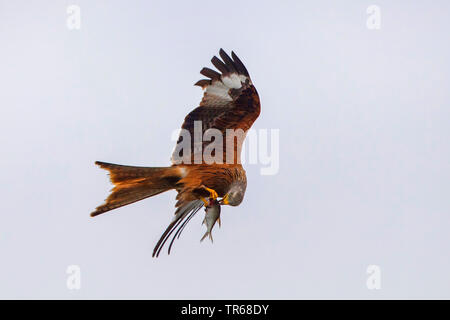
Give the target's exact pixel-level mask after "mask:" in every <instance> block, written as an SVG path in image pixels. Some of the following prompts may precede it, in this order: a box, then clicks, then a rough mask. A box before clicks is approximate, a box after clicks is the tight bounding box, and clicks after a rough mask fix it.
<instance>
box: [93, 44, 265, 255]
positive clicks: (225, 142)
mask: <svg viewBox="0 0 450 320" xmlns="http://www.w3.org/2000/svg"><path fill="white" fill-rule="evenodd" d="M219 55H220V57H221V58H222V60H220V59H219V58H217V57H216V56H214V57H213V58H212V59H211V62H212V64H213V65H214V66H215V67H216V68H217V70H218V71H220V73H219V72H217V71H214V70H212V69H209V68H203V69H202V70H201V71H200V73H201V74H202V75H204V76H205V77H207V78H208V79H203V80H200V81H198V82H197V83H196V84H195V85H198V86H200V87H202V89H203V90H204V94H203V99H202V101H201V102H200V106H199V107H197V108H195V109H194V110H192V111H191V112H190V113H189V114H188V115H187V116H186V118H185V119H184V123H183V125H182V127H181V129H182V131H181V133H180V137H179V139H178V142H177V147H178V146H180V145H181V143H182V142H184V144H185V143H186V141H184V139H186V137H189V136H190V137H194V136H195V135H198V134H199V133H200V134H201V139H202V137H204V136H205V133H206V134H208V132H212V131H214V130H215V131H214V132H215V133H216V134H217V133H220V134H221V136H220V138H219V141H215V140H217V139H218V138H217V137H216V138H215V140H214V142H216V143H217V142H220V144H219V145H222V146H226V148H225V149H226V150H225V149H223V148H222V150H220V151H222V153H221V154H220V153H218V152H217V150H216V149H215V150H213V151H214V152H211V156H213V157H214V160H215V161H214V162H212V163H211V161H207V160H209V159H205V158H204V157H202V156H203V151H204V150H205V148H207V147H208V145H209V144H210V143H212V142H210V141H203V140H200V144H198V141H197V140H195V139H194V140H192V139H191V140H192V141H190V142H188V146H189V147H191V149H190V150H185V149H181V150H177V147H176V148H175V151H174V154H173V155H172V166H170V167H133V166H123V165H117V164H111V163H105V162H100V161H97V162H96V164H97V165H99V166H100V167H101V168H103V169H106V170H108V171H109V175H110V179H111V182H112V183H113V184H114V188H113V189H112V192H111V194H110V195H109V197H108V198H107V199H106V201H105V203H104V204H102V205H101V206H99V207H97V208H96V209H95V211H94V212H92V213H91V216H97V215H99V214H102V213H104V212H106V211H109V210H112V209H116V208H119V207H122V206H125V205H127V204H130V203H133V202H136V201H139V200H142V199H145V198H148V197H152V196H155V195H157V194H160V193H162V192H165V191H168V190H172V189H173V190H176V191H177V193H178V195H177V197H176V199H177V200H178V201H177V203H176V208H177V210H176V211H175V217H174V219H173V221H172V222H171V223H170V224H169V226H168V227H167V229H166V231H165V232H164V233H163V235H162V236H161V238H160V240H159V241H158V243H157V244H156V246H155V249H154V251H153V256H156V257H157V256H158V255H159V253H160V251H161V249H162V247H163V246H164V244H165V243H166V241H167V240H168V239H169V237H170V236H171V234H172V233H173V232H174V231H175V230H177V231H176V232H175V234H174V236H173V239H172V241H171V244H170V246H169V251H168V252H169V254H170V248H171V246H172V244H173V241H174V240H175V238H176V237H179V236H180V234H181V232H182V231H183V229H184V227H185V226H186V224H187V223H188V222H189V220H190V219H191V218H192V217H193V216H194V215H195V214H196V213H197V212H198V211H199V210H200V209H201V208H202V207H203V206H205V207H206V208H207V209H206V214H208V208H211V207H213V206H214V204H217V206H218V208H217V209H219V210H211V211H214V212H217V211H218V212H219V214H220V205H231V206H238V205H239V204H240V203H241V202H242V200H243V198H244V194H245V189H246V187H247V177H246V175H245V170H244V169H243V168H242V165H241V162H240V157H241V147H242V143H243V140H244V138H245V134H246V133H247V130H248V129H250V127H251V126H252V124H253V122H254V121H255V120H256V118H258V116H259V113H260V102H259V96H258V93H257V92H256V88H255V87H254V86H253V84H252V81H251V80H250V76H249V74H248V71H247V69H246V68H245V66H244V64H243V63H242V62H241V60H240V59H239V58H238V57H237V56H236V54H234V52H232V53H231V57H230V56H228V54H226V53H225V51H223V50H222V49H220V51H219ZM198 124H200V129H199V126H198ZM183 132H184V133H185V134H183ZM229 132H242V133H243V134H242V135H241V137H240V138H241V139H239V137H238V136H236V135H233V134H228V133H229ZM186 133H187V134H186ZM230 143H231V145H232V147H231V148H229V145H230ZM178 149H179V148H178ZM186 151H188V152H186ZM180 157H182V161H181V162H180V161H179V160H180ZM218 197H221V198H222V199H221V200H220V201H218V200H216V199H217V198H218ZM205 221H207V222H208V221H209V220H208V219H206V218H205ZM214 222H215V220H214V221H213V222H212V223H214ZM219 222H220V220H219ZM210 227H211V225H210V223H208V230H209V231H210ZM211 239H212V238H211Z"/></svg>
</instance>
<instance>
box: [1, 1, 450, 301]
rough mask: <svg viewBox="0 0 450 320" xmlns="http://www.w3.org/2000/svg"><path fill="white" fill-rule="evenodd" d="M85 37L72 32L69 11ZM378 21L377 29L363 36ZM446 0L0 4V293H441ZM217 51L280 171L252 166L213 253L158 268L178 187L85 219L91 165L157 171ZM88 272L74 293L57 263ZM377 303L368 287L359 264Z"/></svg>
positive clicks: (446, 287) (446, 294) (92, 196)
mask: <svg viewBox="0 0 450 320" xmlns="http://www.w3.org/2000/svg"><path fill="white" fill-rule="evenodd" d="M70 4H76V5H78V6H80V8H81V29H80V30H69V29H68V28H67V27H66V20H67V16H68V15H67V13H66V9H67V6H68V5H70ZM372 4H376V5H378V6H379V7H380V9H381V29H380V30H369V29H368V28H367V26H366V20H367V18H368V14H367V13H366V9H367V7H369V6H370V5H372ZM449 12H450V3H449V2H448V1H433V2H432V3H431V2H427V1H381V0H380V1H377V2H376V3H373V2H369V1H290V2H289V1H284V2H274V1H225V2H224V1H220V2H219V1H160V2H159V1H158V2H151V1H81V0H80V1H73V2H68V1H6V0H2V1H0V46H1V47H0V88H1V89H0V107H1V114H0V123H1V126H0V146H1V152H2V156H1V158H0V165H1V168H2V173H1V185H0V188H1V190H0V191H1V192H0V195H1V202H0V297H1V298H62V299H72V298H77V299H78V298H153V299H162V298H164V299H165V298H167V299H171V298H177V299H178V298H205V299H206V298H210V299H215V298H223V299H227V298H235V299H241V298H255V299H258V298H268V299H279V298H286V299H294V298H295V299H298V298H343V299H346V298H363V299H380V298H450V273H449V270H450V259H449V251H450V237H449V228H450V217H449V211H450V198H449V189H450V168H449V163H450V161H449V160H450V159H449V158H450V147H449V133H450V129H449V120H450V110H449V103H450V95H449V87H450V76H449V70H450V69H449V67H450V63H449V55H450V52H449V49H450V47H449V45H448V32H449V30H450V19H449ZM221 47H223V48H224V49H225V50H227V51H228V52H229V51H231V50H235V52H236V53H237V54H238V55H239V56H240V58H241V59H242V60H243V61H244V63H245V64H246V66H247V68H248V69H249V71H250V74H251V76H252V79H253V82H254V84H255V85H256V87H257V89H258V91H259V94H260V98H261V101H262V112H261V116H260V118H259V119H258V120H257V122H256V123H255V125H254V128H256V129H279V130H280V170H279V172H278V174H276V175H273V176H261V175H260V167H261V164H258V165H247V166H246V169H247V176H248V180H249V182H248V188H247V193H246V198H245V200H244V202H243V203H242V204H241V206H239V207H237V208H230V207H225V208H223V210H222V228H221V229H219V228H215V230H214V239H215V242H214V244H213V245H211V243H209V242H206V241H205V242H204V243H201V244H200V242H199V239H200V238H201V236H202V235H203V233H204V226H201V221H202V217H201V215H198V216H197V217H196V218H194V219H193V220H192V221H191V223H190V225H189V226H188V227H187V228H186V230H185V232H184V233H183V235H182V237H181V239H180V240H179V241H177V242H176V244H175V247H174V250H173V252H172V254H171V255H170V256H167V255H166V253H165V251H164V252H163V254H162V255H161V257H160V258H158V259H153V258H152V257H151V253H152V249H153V246H154V245H155V243H156V241H157V240H158V238H159V236H160V235H161V233H162V232H163V230H164V229H165V228H166V226H167V224H168V223H169V222H170V220H171V219H172V215H173V212H174V209H173V206H174V203H175V201H174V197H175V192H173V191H172V192H168V193H165V194H163V195H160V196H158V197H155V198H152V199H148V200H144V201H142V202H139V203H136V204H133V205H130V206H127V207H124V208H121V209H118V210H115V211H112V212H109V213H107V214H104V215H102V216H99V217H96V218H90V217H89V213H90V212H91V211H92V210H93V209H94V208H95V207H96V206H97V205H99V204H101V203H102V201H103V199H104V198H105V197H106V196H107V194H108V190H109V189H110V188H111V185H110V184H109V182H108V179H107V175H106V173H105V172H104V171H103V170H100V169H99V168H97V167H96V166H94V161H95V160H102V161H108V162H113V163H120V164H129V165H148V166H163V165H169V158H170V153H171V151H172V149H173V146H174V142H173V141H171V139H170V138H171V137H170V136H171V134H172V132H173V130H175V129H176V128H179V127H180V125H181V123H182V121H183V119H184V116H185V115H186V114H187V113H188V112H189V111H190V110H191V109H193V108H194V107H196V106H197V105H198V103H199V101H200V99H201V94H202V92H201V89H200V88H198V87H194V86H193V84H194V83H195V82H196V81H197V80H199V79H200V78H201V75H200V74H199V71H200V69H201V68H202V67H204V66H211V64H210V62H209V61H210V59H211V57H212V56H213V55H214V54H217V53H218V50H219V48H221ZM73 264H74V265H79V266H80V268H81V289H80V290H68V289H67V286H66V280H67V274H66V268H67V266H69V265H73ZM372 264H375V265H379V266H380V268H381V289H380V290H369V289H368V288H367V286H366V280H367V278H368V274H367V273H366V268H367V267H368V266H369V265H372Z"/></svg>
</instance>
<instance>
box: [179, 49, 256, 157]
mask: <svg viewBox="0 0 450 320" xmlns="http://www.w3.org/2000/svg"><path fill="white" fill-rule="evenodd" d="M219 55H220V57H221V58H222V60H220V59H219V58H217V57H216V56H214V57H213V58H212V59H211V62H212V64H213V65H214V66H215V67H216V68H217V70H218V71H219V72H217V71H214V70H212V69H209V68H203V69H202V70H201V71H200V73H201V74H202V75H204V76H205V77H207V78H208V79H202V80H200V81H198V82H197V83H196V84H195V85H198V86H200V87H202V89H203V90H204V94H203V99H202V101H201V102H200V106H199V107H197V108H195V109H194V110H192V111H191V112H190V113H189V114H188V115H187V116H186V118H185V119H184V123H183V125H182V127H181V129H182V130H181V133H180V136H179V138H178V141H177V145H176V147H175V150H174V152H173V154H172V163H174V164H179V163H205V159H204V158H203V157H202V155H203V151H204V150H205V147H206V146H207V145H209V144H210V143H211V142H217V141H216V139H217V138H216V135H217V134H218V133H221V140H222V152H221V154H217V151H218V150H213V152H212V153H211V154H212V156H213V157H214V159H213V160H214V161H215V162H216V163H220V160H221V161H222V163H230V159H231V160H232V161H233V163H240V152H241V148H242V143H243V140H244V138H245V134H246V132H247V130H248V129H250V127H251V126H252V124H253V122H254V121H255V120H256V118H258V116H259V113H260V102H259V96H258V93H257V91H256V88H255V87H254V86H253V84H252V81H251V79H250V75H249V73H248V71H247V69H246V68H245V66H244V64H243V63H242V61H241V60H240V59H239V58H238V57H237V56H236V54H235V53H234V52H231V58H230V56H228V54H227V53H226V52H225V51H224V50H223V49H220V51H219ZM210 129H216V130H210ZM227 129H228V130H227ZM227 131H228V137H227ZM205 133H207V135H206V136H207V137H208V138H209V139H210V141H203V140H204V139H203V137H205ZM233 134H234V136H233ZM187 139H189V141H187ZM230 146H231V147H230ZM227 147H229V148H230V149H228V150H227ZM187 148H188V150H186V149H187ZM231 150H232V151H233V154H232V155H230V154H228V157H227V152H228V153H230V151H231ZM209 161H210V162H207V163H211V159H209Z"/></svg>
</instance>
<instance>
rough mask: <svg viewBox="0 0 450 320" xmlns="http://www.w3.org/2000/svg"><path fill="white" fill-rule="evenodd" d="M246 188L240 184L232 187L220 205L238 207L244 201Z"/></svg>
mask: <svg viewBox="0 0 450 320" xmlns="http://www.w3.org/2000/svg"><path fill="white" fill-rule="evenodd" d="M244 194H245V188H244V186H242V185H240V184H235V185H232V186H231V188H230V190H228V192H227V193H226V194H225V196H224V197H223V199H222V200H221V201H220V204H227V205H230V206H233V207H235V206H238V205H240V204H241V202H242V200H244Z"/></svg>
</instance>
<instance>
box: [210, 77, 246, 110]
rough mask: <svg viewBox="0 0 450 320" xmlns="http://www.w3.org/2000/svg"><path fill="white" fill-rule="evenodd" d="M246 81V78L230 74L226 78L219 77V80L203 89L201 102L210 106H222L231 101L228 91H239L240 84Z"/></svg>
mask: <svg viewBox="0 0 450 320" xmlns="http://www.w3.org/2000/svg"><path fill="white" fill-rule="evenodd" d="M246 80H248V78H247V77H246V76H243V75H238V74H236V73H231V74H228V75H226V76H223V75H222V76H221V77H220V81H219V80H213V81H212V84H210V85H208V86H206V87H204V90H205V95H204V97H203V102H204V103H205V104H207V105H210V106H214V105H217V106H222V105H226V104H228V103H229V102H231V101H233V98H232V97H231V95H230V92H229V91H230V89H239V88H241V87H242V84H243V83H245V81H246Z"/></svg>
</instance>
